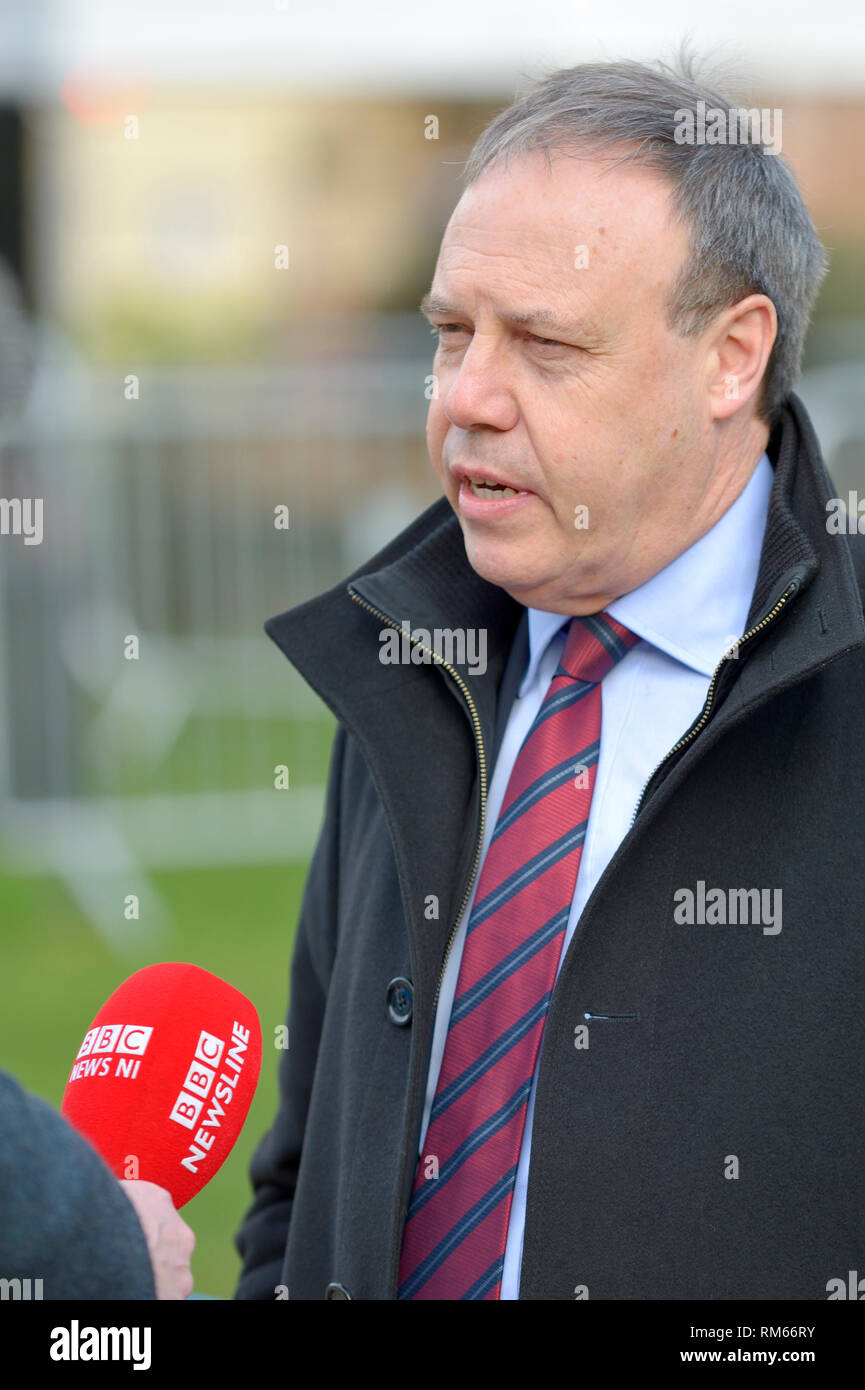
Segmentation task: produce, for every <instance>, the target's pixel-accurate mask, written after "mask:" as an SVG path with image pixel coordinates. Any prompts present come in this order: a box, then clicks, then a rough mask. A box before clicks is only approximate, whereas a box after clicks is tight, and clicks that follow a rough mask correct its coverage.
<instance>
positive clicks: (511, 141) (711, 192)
mask: <svg viewBox="0 0 865 1390" xmlns="http://www.w3.org/2000/svg"><path fill="white" fill-rule="evenodd" d="M700 101H702V102H705V104H706V107H707V108H709V107H715V108H720V109H721V110H722V111H723V112H724V113H725V114H726V113H729V112H731V111H732V112H733V113H734V114H733V116H732V117H731V118H730V119H731V120H732V121H735V120H736V119H737V114H736V113H741V108H740V107H737V106H735V105H734V104H733V102H732V101H731V100H730V99H729V98H728V97H725V96H722V95H720V94H719V93H718V92H715V91H713V90H711V89H710V88H709V87H708V86H706V85H704V83H703V82H702V81H700V80H699V79H698V78H697V77H696V76H695V72H694V60H693V59H692V58H691V57H690V56H689V55H688V54H687V52H686V51H685V49H684V48H683V49H682V51H681V52H680V55H679V57H678V60H677V63H676V66H675V67H671V66H668V65H667V64H665V63H661V62H658V63H655V64H653V65H649V64H645V63H638V62H634V61H622V62H609V63H584V64H580V65H579V66H578V67H573V68H562V69H560V70H559V71H558V72H554V73H552V74H551V75H550V76H549V77H547V78H546V79H545V80H544V81H542V82H540V83H539V84H537V85H536V86H535V87H534V88H533V89H532V90H531V91H530V92H529V93H528V94H527V95H526V96H524V97H523V98H522V99H521V100H520V101H517V102H516V103H515V104H514V105H513V106H510V107H508V108H507V110H505V111H502V112H501V113H500V114H499V115H498V116H497V117H496V118H495V120H493V121H492V123H491V124H490V125H489V126H487V128H486V130H484V131H483V133H482V134H481V136H480V138H479V139H478V140H477V142H476V144H475V146H474V148H473V150H472V152H471V154H470V156H469V158H468V161H467V163H466V165H465V168H464V170H463V179H462V181H463V185H464V186H465V187H466V188H468V187H469V186H470V185H471V184H473V183H474V182H475V181H476V180H477V179H478V178H480V176H481V175H482V174H484V173H486V172H487V171H488V170H489V169H490V167H491V166H492V165H493V164H497V163H498V162H499V161H500V160H501V159H502V158H504V161H505V165H507V161H508V157H509V156H510V155H515V156H516V155H520V154H525V153H527V152H528V151H530V150H535V149H542V150H543V151H544V152H545V154H546V157H547V160H548V162H550V151H551V150H557V151H563V152H579V151H581V150H583V151H586V152H587V153H591V152H594V151H599V152H600V151H602V150H604V149H607V148H611V149H614V148H621V147H622V146H634V147H635V148H633V149H631V150H630V152H626V153H625V154H623V155H622V157H621V160H617V161H615V162H617V163H619V162H624V161H627V160H631V161H633V163H634V164H635V165H638V166H642V167H644V168H649V169H655V170H657V171H658V172H660V173H661V174H663V175H665V176H666V178H667V179H668V180H669V182H670V184H671V185H672V189H673V206H674V208H675V214H676V216H677V218H678V219H679V221H680V222H682V223H683V224H684V225H685V226H686V227H687V228H688V231H689V236H690V243H691V246H690V255H689V257H688V259H687V260H686V263H685V265H684V267H683V269H682V271H681V272H680V274H679V276H678V277H677V279H676V282H675V284H674V286H673V289H672V292H671V295H670V299H669V301H668V304H667V315H668V322H669V326H670V328H671V329H673V331H675V332H677V333H680V334H682V335H684V336H690V335H693V334H699V333H702V332H703V330H704V329H705V328H706V327H707V326H708V325H709V324H710V323H711V321H712V319H713V318H714V317H715V316H716V314H718V313H719V312H720V311H721V310H722V309H724V308H726V307H728V306H729V305H731V304H735V303H737V302H738V301H739V300H740V299H742V298H744V297H745V296H746V295H748V294H754V293H756V294H765V295H767V296H768V298H769V299H771V301H772V303H773V304H774V306H775V310H776V313H777V315H778V334H777V338H776V340H775V343H774V346H773V348H772V352H771V355H770V357H769V361H768V363H767V366H766V371H765V374H764V379H763V382H762V387H761V397H760V400H759V404H758V411H759V413H760V415H761V416H763V417H764V418H766V419H767V420H768V421H769V422H770V423H774V421H775V420H776V418H777V415H778V412H779V410H780V407H781V405H782V403H783V401H784V400H785V399H786V397H787V396H788V395H789V394H790V391H791V390H792V389H793V385H794V383H795V381H796V378H797V377H798V374H799V369H800V364H801V359H802V349H803V345H804V342H805V334H806V332H807V328H808V320H809V318H810V314H811V309H812V307H813V304H814V300H815V298H816V294H817V290H818V288H819V285H820V281H821V280H822V278H823V276H824V275H825V273H826V268H827V259H826V254H825V251H824V249H823V246H822V245H821V243H820V240H819V238H818V236H817V232H816V230H815V228H814V224H813V222H812V221H811V218H810V216H809V214H808V210H807V208H806V207H805V204H804V202H803V200H802V195H801V194H800V192H799V189H798V186H797V184H796V179H795V176H794V174H793V172H792V170H791V168H790V166H789V165H788V164H787V163H786V162H785V161H784V160H783V159H782V158H781V156H780V155H779V154H777V153H768V154H767V152H766V148H765V147H764V145H763V144H762V143H760V141H759V140H749V139H746V140H745V141H744V143H729V144H699V143H677V141H676V139H675V126H676V121H677V119H678V118H679V116H680V113H681V112H682V111H688V112H694V111H695V110H697V103H698V102H700ZM751 115H752V117H753V116H754V115H756V113H755V112H752V113H751ZM738 119H739V122H740V126H739V128H740V130H741V114H740V115H739V117H738Z"/></svg>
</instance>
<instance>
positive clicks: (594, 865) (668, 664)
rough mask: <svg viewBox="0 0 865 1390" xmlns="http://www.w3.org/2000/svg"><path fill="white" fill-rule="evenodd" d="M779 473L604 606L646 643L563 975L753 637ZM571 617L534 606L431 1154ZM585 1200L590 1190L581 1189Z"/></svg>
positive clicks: (507, 1293)
mask: <svg viewBox="0 0 865 1390" xmlns="http://www.w3.org/2000/svg"><path fill="white" fill-rule="evenodd" d="M773 477H774V474H773V470H772V465H771V463H770V462H769V460H768V458H767V456H766V455H765V454H763V456H762V457H761V459H760V461H759V463H758V464H757V466H756V468H755V470H754V472H753V473H752V475H751V477H750V479H749V481H748V483H747V484H746V486H745V488H744V490H743V491H742V492H741V493H740V494H739V496H738V497H737V499H736V501H735V502H734V503H733V504H732V506H731V507H729V508H728V510H727V511H726V512H725V513H724V515H723V516H722V517H721V518H720V520H719V521H717V522H716V523H715V525H714V526H713V527H712V529H711V530H710V531H708V532H707V533H706V535H705V536H702V537H701V538H700V540H698V541H696V542H695V543H694V545H692V546H691V547H690V548H689V549H688V550H686V551H684V553H683V554H682V555H679V556H678V558H677V559H675V560H673V561H672V562H671V563H670V564H669V565H666V566H665V568H664V569H662V570H659V571H658V573H657V574H655V575H653V576H652V578H651V579H648V580H647V581H646V583H645V584H641V585H640V587H639V588H638V589H633V590H632V591H631V592H630V593H629V594H624V595H623V596H622V597H621V598H618V599H616V600H615V602H614V603H611V604H610V605H609V607H608V608H607V609H606V610H605V611H606V612H607V613H610V614H612V616H613V617H614V618H618V620H619V622H621V623H624V624H625V627H627V628H630V630H631V632H634V633H636V634H637V636H638V637H640V638H641V639H642V640H641V641H639V642H638V643H637V644H636V645H635V646H634V647H633V648H632V649H631V650H630V651H629V652H628V653H627V655H626V656H624V657H623V658H622V659H621V661H619V662H618V663H617V664H616V665H615V666H614V667H613V669H612V670H611V671H610V672H609V673H608V675H606V676H605V677H604V681H603V684H602V687H601V689H602V700H603V705H602V720H601V741H600V752H599V756H598V768H597V773H596V779H595V789H594V792H593V795H592V804H591V809H590V812H589V823H588V826H587V828H586V837H585V842H584V844H583V854H582V859H581V860H580V868H579V873H578V875H577V883H576V888H575V891H574V898H573V903H572V905H571V913H570V917H569V919H568V926H567V930H566V932H565V939H564V945H563V948H562V954H561V957H560V960H559V968H561V962H562V960H563V959H564V955H565V952H566V951H567V948H568V945H569V943H570V941H571V938H572V936H573V934H574V929H575V927H576V925H577V922H578V921H579V918H580V914H581V912H582V910H583V908H584V906H585V904H586V902H587V901H588V899H589V897H590V895H591V893H592V890H593V888H594V887H595V884H596V883H597V882H598V879H599V878H600V877H601V874H602V873H603V871H604V869H605V868H606V866H607V864H608V863H609V861H610V859H611V858H612V856H613V854H614V853H615V851H616V849H617V848H618V846H619V844H620V843H621V841H622V840H623V839H624V837H625V835H626V834H627V833H628V830H629V829H630V826H631V821H632V819H633V815H634V811H635V810H636V807H637V803H638V801H639V799H640V795H641V793H642V790H643V788H644V786H645V785H646V783H647V782H648V780H649V778H650V777H651V775H652V773H653V772H654V770H655V768H656V767H657V765H658V763H660V762H661V761H662V760H663V758H664V757H665V756H666V754H667V753H668V752H669V750H670V749H671V748H672V747H673V745H674V744H675V743H676V742H678V740H679V739H680V738H681V736H682V734H683V733H685V731H686V730H687V729H689V728H690V726H691V724H692V723H693V722H694V720H695V719H696V718H697V716H698V714H699V713H700V710H701V709H702V708H703V704H704V702H705V699H706V694H707V691H708V688H709V682H710V680H711V678H712V673H713V672H714V670H715V668H716V667H717V665H718V663H719V661H720V660H721V657H722V656H723V655H724V653H725V652H726V651H727V650H728V649H729V648H730V647H731V646H732V644H733V642H734V641H735V639H736V638H737V637H741V636H742V634H743V633H744V631H745V624H746V622H747V618H748V612H749V610H750V607H751V599H752V597H753V593H754V585H755V583H756V581H757V570H758V567H759V560H760V550H761V547H762V542H763V532H764V530H765V527H766V517H767V513H768V506H769V493H770V491H771V487H772V480H773ZM569 621H570V619H569V618H568V617H566V616H563V615H562V614H560V613H545V612H541V611H539V610H537V609H533V608H530V609H529V616H528V623H529V659H528V666H527V669H526V672H525V675H524V677H523V680H522V684H521V685H520V688H519V692H518V694H517V698H516V699H515V700H514V704H513V708H512V710H511V713H510V716H509V719H508V723H507V725H506V728H505V732H504V736H503V739H502V744H501V748H500V750H499V754H498V757H497V759H496V765H495V770H494V772H493V776H492V780H491V782H490V788H489V795H488V799H487V820H486V832H485V836H484V844H483V850H482V858H481V864H480V867H479V870H478V875H477V878H476V880H475V887H474V890H473V892H472V896H471V898H470V899H469V902H468V903H467V905H466V910H465V912H464V913H463V917H462V920H461V923H460V926H459V930H458V932H457V935H456V937H455V939H454V943H453V946H452V948H451V953H450V956H449V957H448V963H447V968H446V970H445V973H444V977H443V979H442V985H441V991H440V993H439V999H438V1005H437V1009H436V1019H435V1029H434V1033H433V1044H432V1052H431V1055H430V1065H429V1072H428V1075H427V1091H426V1104H425V1107H424V1114H423V1120H422V1124H421V1134H420V1149H419V1152H420V1153H421V1154H422V1153H423V1144H424V1138H425V1136H426V1131H427V1126H428V1124H429V1116H430V1110H431V1108H432V1103H433V1098H434V1096H435V1089H436V1083H437V1081H438V1074H439V1070H440V1068H441V1062H442V1057H443V1055H444V1048H445V1041H446V1039H447V1031H448V1024H449V1022H450V1013H451V1006H452V1004H453V999H454V994H455V992H456V986H457V980H458V977H459V968H460V961H461V959H462V952H463V944H464V941H465V932H466V924H467V922H468V920H469V917H470V915H471V910H472V906H473V904H474V896H475V892H476V891H477V885H478V883H479V882H480V877H481V872H482V870H483V862H484V859H485V858H486V852H487V847H488V845H489V842H490V840H491V839H492V835H493V831H494V829H495V825H496V821H497V819H498V814H499V809H500V807H501V804H502V801H503V800H504V795H505V791H506V789H507V784H508V781H509V779H510V775H511V771H512V769H513V766H514V762H515V761H516V757H517V754H518V752H519V750H520V747H521V746H522V743H523V740H524V739H525V737H526V734H527V733H528V731H529V729H530V728H531V725H532V722H533V720H534V718H535V715H536V714H537V712H538V710H539V708H540V706H541V703H542V701H543V698H544V695H545V694H546V692H547V688H548V686H549V684H550V681H551V680H552V677H553V672H554V671H555V669H556V666H557V665H558V662H559V657H560V655H561V652H562V649H563V647H564V640H565V633H564V629H565V627H566V626H567V624H568V622H569ZM536 1087H537V1073H535V1079H534V1081H533V1083H532V1089H531V1094H530V1096H529V1104H528V1111H527V1114H526V1124H525V1129H524V1131H523V1140H522V1147H521V1149H520V1158H519V1163H518V1166H517V1176H516V1183H515V1187H514V1195H513V1202H512V1204H511V1214H510V1221H509V1225H508V1237H507V1245H506V1248H505V1262H504V1272H503V1276H502V1289H501V1297H502V1298H503V1299H514V1298H517V1297H518V1295H519V1286H520V1264H521V1262H522V1253H523V1232H524V1228H525V1212H526V1186H527V1183H528V1175H529V1155H530V1148H531V1138H532V1121H533V1118H534V1109H535V1090H536ZM575 1200H579V1194H575Z"/></svg>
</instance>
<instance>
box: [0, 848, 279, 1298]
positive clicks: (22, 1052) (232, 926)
mask: <svg viewBox="0 0 865 1390" xmlns="http://www.w3.org/2000/svg"><path fill="white" fill-rule="evenodd" d="M305 878H306V866H305V865H300V864H280V865H267V866H261V865H257V866H255V867H252V868H226V869H212V868H209V869H206V870H183V871H172V872H163V873H156V874H154V875H153V881H154V883H155V885H156V887H157V889H158V891H159V892H160V894H161V895H162V897H163V898H164V900H165V902H166V903H167V905H168V908H169V910H170V912H171V914H172V917H173V928H172V931H171V935H170V937H169V938H168V939H167V940H162V941H160V942H159V944H158V946H155V947H154V948H153V949H152V950H150V951H148V950H147V949H146V948H145V949H142V951H141V952H140V954H138V955H136V956H135V958H134V959H130V958H123V959H120V958H118V957H117V955H115V954H114V953H113V952H112V951H111V950H110V949H109V947H108V946H107V945H105V943H104V942H102V941H101V940H100V938H99V937H98V936H96V934H95V933H94V932H93V930H92V929H91V927H90V926H89V925H88V923H87V921H86V920H85V919H84V917H83V916H82V914H81V913H80V911H79V910H78V908H77V906H76V905H75V903H74V901H73V900H72V899H71V898H70V897H69V896H68V894H67V893H66V891H65V889H64V888H63V886H62V885H61V884H60V883H58V882H57V881H56V880H53V879H48V878H38V879H36V878H17V877H12V876H10V877H3V876H0V924H2V925H0V963H2V968H0V1066H2V1067H3V1068H4V1069H5V1070H7V1071H9V1072H11V1073H12V1074H13V1075H14V1076H16V1077H17V1078H18V1080H19V1081H20V1082H21V1083H22V1084H23V1085H24V1086H26V1087H27V1088H28V1089H30V1090H31V1091H34V1092H36V1094H37V1095H41V1096H43V1097H44V1098H45V1099H46V1100H48V1101H51V1102H52V1103H53V1104H54V1105H58V1106H59V1104H60V1101H61V1099H62V1096H63V1091H64V1087H65V1084H66V1077H67V1075H68V1072H69V1067H70V1066H71V1063H72V1061H73V1059H74V1057H75V1053H76V1052H77V1050H78V1047H79V1045H80V1042H81V1039H82V1037H83V1035H84V1032H85V1030H86V1028H87V1026H88V1024H89V1023H90V1020H91V1018H92V1017H93V1015H94V1014H95V1013H96V1011H97V1009H98V1008H99V1007H100V1006H101V1004H102V1002H103V1001H104V999H105V998H106V996H107V995H109V994H110V993H111V992H112V991H113V990H114V989H116V988H117V986H118V985H119V984H120V983H121V981H122V980H123V979H124V978H125V977H126V976H127V975H129V974H131V973H132V972H133V970H137V969H140V968H141V967H142V966H144V965H149V964H151V963H153V962H155V961H158V960H181V961H191V962H192V963H193V964H195V965H200V966H202V967H203V968H204V969H206V970H211V971H213V973H214V974H216V975H221V976H223V977H224V978H225V979H226V980H228V981H229V982H230V983H231V984H233V985H235V986H236V987H237V989H239V990H241V991H242V992H243V993H244V994H246V995H248V996H249V998H250V999H251V1000H252V1002H253V1003H254V1004H255V1006H256V1008H257V1009H258V1013H259V1017H260V1019H261V1026H262V1031H263V1034H264V1056H263V1060H262V1070H261V1080H260V1081H259V1085H258V1090H257V1093H256V1096H255V1099H254V1101H253V1103H252V1108H251V1110H250V1113H249V1117H248V1119H247V1121H246V1125H245V1127H244V1129H243V1132H242V1133H241V1135H240V1138H239V1139H238V1142H237V1144H236V1145H235V1147H234V1150H233V1151H232V1153H231V1156H230V1157H229V1158H228V1159H227V1161H226V1162H225V1164H224V1165H223V1167H222V1168H221V1169H220V1171H219V1172H218V1173H217V1174H216V1176H215V1177H214V1178H213V1179H212V1181H211V1182H210V1183H208V1185H207V1186H206V1187H205V1188H204V1189H203V1190H202V1192H200V1193H199V1195H198V1196H197V1197H195V1198H193V1200H192V1201H191V1202H190V1203H189V1204H188V1205H187V1206H186V1207H184V1208H183V1216H184V1219H185V1220H186V1221H188V1223H189V1225H190V1226H191V1227H192V1228H193V1230H194V1231H195V1233H196V1236H197V1245H196V1251H195V1255H194V1257H193V1273H194V1275H195V1286H196V1289H197V1290H198V1291H200V1292H202V1293H208V1294H214V1295H216V1296H218V1297H222V1298H230V1297H232V1295H233V1292H234V1288H235V1285H236V1282H237V1276H238V1272H239V1269H240V1260H239V1258H238V1256H237V1254H236V1252H235V1250H234V1245H233V1237H234V1233H235V1231H236V1230H237V1227H238V1225H239V1224H240V1221H241V1219H242V1217H243V1214H244V1212H245V1210H246V1208H247V1206H248V1204H249V1202H250V1200H251V1188H250V1185H249V1178H248V1165H249V1159H250V1156H251V1154H252V1151H253V1149H254V1147H255V1145H256V1144H257V1142H258V1140H259V1139H260V1137H261V1135H262V1134H263V1133H264V1132H265V1130H266V1129H267V1128H268V1127H269V1126H270V1123H271V1121H272V1119H273V1115H274V1113H275V1108H276V1065H277V1060H278V1056H279V1054H278V1052H277V1051H276V1050H275V1048H274V1046H273V1038H274V1028H275V1027H276V1026H277V1025H279V1024H282V1023H284V1022H285V1010H286V1002H287V997H288V968H289V963H290V958H291V949H292V942H293V938H294V931H295V926H296V922H297V914H298V910H299V906H300V899H301V894H302V890H303V884H304V881H305ZM133 927H134V924H132V923H131V924H130V928H131V929H132V928H133Z"/></svg>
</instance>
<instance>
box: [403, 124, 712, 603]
mask: <svg viewBox="0 0 865 1390" xmlns="http://www.w3.org/2000/svg"><path fill="white" fill-rule="evenodd" d="M686 253H687V234H686V231H685V229H684V228H683V227H682V226H681V225H680V224H677V223H675V222H674V221H673V220H672V218H671V202H670V193H669V188H668V185H667V184H666V182H665V181H663V180H662V179H661V177H660V176H659V175H658V174H656V173H654V172H653V171H649V170H645V169H638V168H634V167H632V166H631V165H629V164H624V165H620V166H617V167H614V166H613V165H612V164H611V163H610V162H609V160H608V161H606V162H601V161H600V160H598V159H596V158H594V157H593V158H586V157H580V158H571V157H562V156H559V155H555V156H554V157H553V165H552V170H550V168H549V167H548V165H547V163H546V160H545V159H544V156H543V154H542V153H540V152H532V153H530V154H528V155H523V156H520V157H519V158H516V159H512V160H511V162H510V165H509V167H508V169H507V170H505V168H504V166H503V165H500V166H497V167H495V168H493V169H492V170H490V171H489V172H488V173H486V174H485V175H484V176H483V177H482V178H481V179H480V180H478V182H477V183H475V184H474V185H473V186H472V187H470V188H468V189H467V190H466V192H465V193H464V194H463V196H462V198H461V199H460V201H459V203H458V204H457V207H456V208H455V210H454V213H453V215H452V217H451V220H450V222H449V224H448V227H447V229H446V231H445V234H444V238H443V240H442V245H441V250H440V253H439V258H438V262H437V265H436V270H435V275H434V277H433V284H432V287H431V291H430V295H429V296H428V301H431V302H432V305H433V306H437V307H430V305H429V303H428V306H427V317H428V318H429V320H430V323H431V324H433V325H435V327H436V329H437V330H438V333H439V346H438V348H437V351H436V356H435V363H434V374H435V377H436V379H437V386H438V396H437V398H433V399H432V400H431V401H430V407H429V415H428V419H427V445H428V448H429V454H430V458H431V460H432V463H433V465H434V467H435V469H436V471H437V473H438V474H439V477H440V479H441V482H442V486H443V488H444V492H445V495H446V496H447V498H448V500H449V502H450V503H451V506H452V507H453V508H454V511H455V512H456V514H457V517H458V518H459V522H460V525H461V527H462V530H463V536H464V539H465V545H466V553H467V555H468V559H469V562H470V564H471V565H472V567H473V568H474V569H475V570H476V571H477V572H478V573H479V574H480V575H482V576H483V577H484V578H485V579H488V580H490V581H491V582H492V583H494V584H498V585H500V586H501V587H502V588H504V589H506V590H507V591H508V592H509V593H510V594H511V595H512V596H513V597H514V598H516V599H517V600H518V601H519V602H521V603H524V604H526V605H528V606H531V607H536V608H543V609H548V610H550V611H552V612H561V613H572V614H575V613H576V614H582V613H591V612H595V611H597V610H598V609H599V608H600V607H603V606H604V605H605V604H606V603H607V602H611V601H612V600H613V599H614V598H616V597H618V596H619V595H620V594H622V593H626V592H628V591H629V590H630V589H632V588H635V587H637V585H638V584H640V583H643V582H644V581H645V580H646V579H648V578H649V577H650V576H651V575H652V574H654V573H656V572H657V570H658V569H661V568H663V566H664V565H665V564H668V563H670V561H671V560H672V559H673V558H675V556H676V555H678V554H680V553H681V552H682V551H683V550H685V549H687V547H688V546H689V545H691V544H692V543H693V541H694V540H696V539H697V538H698V537H699V536H700V535H701V534H703V533H704V532H705V531H706V530H708V529H709V526H710V525H712V524H713V523H714V520H715V519H716V516H715V514H714V512H713V507H714V506H715V504H716V503H717V495H715V496H714V497H713V491H712V489H713V470H712V463H713V457H714V455H713V440H712V435H711V429H710V425H711V420H710V416H709V411H708V407H707V400H706V396H707V392H706V352H705V346H704V345H703V344H702V342H701V339H700V338H699V337H696V338H692V339H686V338H683V337H680V336H679V335H677V334H675V333H673V332H672V331H671V330H670V329H669V328H668V327H667V319H666V308H665V306H666V302H667V299H668V296H669V292H670V289H671V286H672V284H673V282H674V280H675V278H676V275H677V273H678V272H679V270H680V269H681V267H682V265H683V264H684V263H685V259H686ZM484 480H486V481H487V482H488V483H490V484H493V485H506V486H507V487H509V488H511V489H514V490H515V491H516V495H512V494H510V493H508V492H507V491H502V487H501V486H494V487H493V488H492V489H491V488H489V487H487V488H484V486H483V482H484ZM716 493H717V485H716ZM582 509H585V510H582ZM701 527H702V529H700V528H701Z"/></svg>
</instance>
